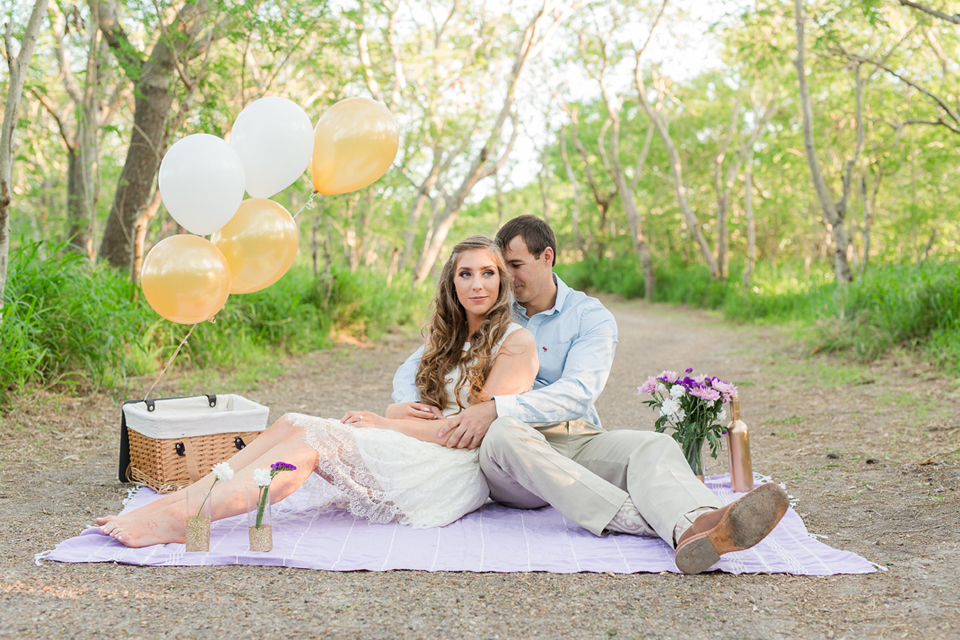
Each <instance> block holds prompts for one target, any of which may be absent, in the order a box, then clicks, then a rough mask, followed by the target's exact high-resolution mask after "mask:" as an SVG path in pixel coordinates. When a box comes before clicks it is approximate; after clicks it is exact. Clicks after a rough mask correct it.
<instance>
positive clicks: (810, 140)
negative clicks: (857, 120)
mask: <svg viewBox="0 0 960 640" xmlns="http://www.w3.org/2000/svg"><path fill="white" fill-rule="evenodd" d="M794 10H795V17H796V31H797V57H796V58H795V59H794V65H795V66H796V68H797V79H798V82H799V84H800V104H801V108H802V111H803V147H804V150H805V151H806V154H807V164H808V165H809V166H810V177H811V178H812V180H813V188H814V191H816V194H817V200H819V202H820V208H821V210H822V211H823V216H824V218H825V219H826V221H827V222H828V223H829V224H830V226H831V227H832V230H833V245H834V246H833V269H834V274H835V277H836V279H837V284H839V285H845V284H847V283H849V282H851V281H853V272H852V271H851V270H850V262H849V261H848V260H847V244H849V243H848V242H847V230H846V228H845V227H844V220H843V218H844V213H845V211H844V209H845V206H843V207H837V205H836V203H835V202H834V201H833V197H832V196H831V194H830V189H829V187H828V186H827V183H826V180H824V178H823V174H822V173H821V171H820V161H819V159H818V158H817V149H816V146H815V143H814V137H813V106H812V103H811V101H810V90H809V88H808V87H807V77H806V71H805V60H804V58H805V50H804V36H803V0H794ZM858 85H859V83H858ZM858 89H859V91H858V94H859V95H858V97H859V98H862V87H860V86H858ZM845 182H846V181H845ZM846 190H847V185H846V184H845V185H844V191H846ZM844 196H846V193H845V194H844ZM845 202H846V198H845V197H844V198H842V199H841V203H843V204H845Z"/></svg>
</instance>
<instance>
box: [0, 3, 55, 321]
mask: <svg viewBox="0 0 960 640" xmlns="http://www.w3.org/2000/svg"><path fill="white" fill-rule="evenodd" d="M48 3H49V0H36V2H35V3H34V5H33V10H32V11H31V12H30V19H29V20H28V21H27V26H26V29H24V32H23V40H22V41H21V42H20V52H19V53H18V54H17V55H16V56H14V55H13V49H12V44H13V20H12V19H11V20H9V21H8V22H7V25H6V29H5V31H4V34H3V43H4V49H5V51H6V55H7V68H8V70H9V71H8V76H7V99H6V102H4V105H3V129H2V131H0V313H2V311H3V292H4V289H5V288H6V285H7V262H8V260H9V253H10V205H11V203H12V197H11V195H10V194H11V191H12V189H11V186H12V185H11V182H12V181H13V152H14V149H15V148H16V140H15V135H14V134H15V133H16V131H17V111H18V110H19V108H20V98H21V97H22V96H23V82H24V80H25V79H26V75H27V68H28V67H29V66H30V60H31V59H32V58H33V51H34V49H36V47H37V34H38V33H40V25H41V23H42V22H43V17H44V15H45V14H46V12H47V4H48Z"/></svg>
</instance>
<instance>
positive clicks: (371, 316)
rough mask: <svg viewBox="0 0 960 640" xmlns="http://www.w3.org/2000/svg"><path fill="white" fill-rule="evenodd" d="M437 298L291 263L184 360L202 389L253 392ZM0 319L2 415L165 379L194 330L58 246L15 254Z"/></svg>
mask: <svg viewBox="0 0 960 640" xmlns="http://www.w3.org/2000/svg"><path fill="white" fill-rule="evenodd" d="M432 293H433V286H432V285H431V284H429V283H428V284H423V285H417V286H414V285H413V284H412V283H411V282H410V280H409V279H408V278H403V277H398V278H396V279H394V281H393V283H392V285H391V286H387V284H386V281H385V278H384V277H383V276H382V275H379V274H376V273H373V272H370V271H363V270H358V271H356V272H350V271H349V270H348V269H345V268H338V267H334V268H332V269H331V271H330V273H329V274H327V275H326V276H321V277H319V278H318V277H315V276H314V275H313V272H312V270H311V269H310V268H309V266H307V265H303V264H296V265H294V267H293V268H291V270H290V271H289V272H288V273H287V274H286V275H285V276H284V277H283V278H281V279H280V280H279V281H278V282H276V283H275V284H273V285H272V286H270V287H268V288H266V289H264V290H262V291H258V292H256V293H252V294H246V295H235V296H231V297H230V298H229V299H228V301H227V304H226V306H225V307H224V309H223V310H222V311H221V312H220V313H219V314H217V316H216V318H214V322H204V323H202V324H201V325H199V326H198V327H197V328H196V330H195V331H194V333H193V336H191V338H190V340H189V341H188V343H187V344H186V345H185V346H184V348H183V350H182V351H181V352H180V354H179V356H178V359H177V365H176V366H177V367H179V368H181V369H187V370H189V371H190V374H188V375H190V376H196V377H197V379H198V380H204V379H209V378H210V377H211V376H213V377H217V376H219V375H220V373H219V372H229V373H230V376H231V379H232V380H233V381H235V382H236V383H237V384H238V385H239V386H242V387H245V388H252V387H253V386H255V385H256V383H257V380H258V379H259V378H260V377H262V376H269V375H273V374H275V372H276V370H277V367H278V362H279V359H280V358H281V357H282V356H283V355H285V354H295V353H305V352H309V351H314V350H317V349H323V348H325V347H328V346H330V345H331V344H332V342H333V339H334V337H336V336H339V335H349V336H353V337H355V338H358V339H361V340H363V339H376V338H377V337H379V336H381V335H383V334H384V333H386V332H389V331H393V330H397V329H399V328H407V329H410V328H413V327H418V326H419V325H421V324H422V323H423V321H424V319H425V317H426V312H427V307H428V303H429V300H430V297H431V294H432ZM4 299H5V306H4V308H3V315H2V319H0V340H2V349H0V407H2V406H5V403H6V399H7V396H9V395H10V394H23V393H27V392H28V391H29V390H30V389H31V388H35V387H36V386H38V385H39V386H53V385H79V386H82V387H84V388H97V387H99V386H102V385H106V386H111V387H119V386H121V385H122V384H123V382H124V381H125V380H126V379H127V378H128V377H130V376H140V375H147V374H153V373H156V372H158V371H159V370H160V369H161V368H162V366H163V364H164V363H165V362H166V361H167V359H168V358H169V357H170V356H171V355H172V354H173V352H174V350H175V348H176V346H177V345H178V344H179V343H180V341H181V339H182V338H183V337H184V336H185V335H186V334H187V332H188V331H189V327H188V326H184V325H178V324H174V323H172V322H169V321H167V320H164V319H162V318H161V317H160V316H158V315H157V314H156V313H155V312H154V311H153V310H152V309H151V308H150V307H149V305H148V304H147V303H146V302H145V300H144V298H143V296H142V295H141V294H139V292H136V291H135V290H134V287H133V285H131V284H130V282H129V280H128V279H127V278H125V277H124V275H122V274H120V273H118V272H116V271H114V270H112V269H110V268H108V267H105V266H92V265H90V264H89V263H88V262H87V261H86V260H85V258H83V257H81V256H78V255H75V254H70V253H65V252H63V247H62V246H50V245H43V244H42V243H25V244H22V245H21V246H20V247H19V248H17V249H16V250H14V251H13V252H11V254H10V264H9V271H8V278H7V283H6V290H5V294H4Z"/></svg>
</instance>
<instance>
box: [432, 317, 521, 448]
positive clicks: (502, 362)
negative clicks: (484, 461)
mask: <svg viewBox="0 0 960 640" xmlns="http://www.w3.org/2000/svg"><path fill="white" fill-rule="evenodd" d="M539 368H540V359H539V357H538V356H537V345H536V342H535V341H534V339H533V335H532V334H531V333H530V332H529V331H527V330H526V329H521V330H519V331H514V332H513V333H511V334H510V335H509V336H507V339H506V340H504V341H503V345H501V347H500V351H499V352H498V353H497V359H496V360H495V361H494V363H493V369H492V370H491V371H490V376H489V377H488V378H487V383H486V384H485V385H484V387H483V394H482V396H481V400H482V401H481V402H479V403H477V404H474V405H471V406H469V407H467V408H466V409H464V410H463V411H461V412H460V413H459V414H457V415H456V416H454V417H453V418H452V419H451V420H450V421H448V422H447V423H446V424H445V425H444V426H443V428H442V429H440V430H439V431H438V432H437V437H438V438H439V439H440V441H441V442H442V443H443V444H444V445H446V446H447V447H457V448H458V449H463V448H468V449H474V448H476V447H479V446H480V443H481V442H482V441H483V437H484V436H485V435H487V430H488V429H490V425H491V424H493V421H494V420H496V419H497V406H496V404H495V403H494V402H493V401H491V400H490V399H491V398H493V397H494V396H498V395H508V396H513V395H516V394H522V393H526V392H527V391H529V390H530V388H531V387H532V386H533V381H534V380H535V379H536V377H537V371H538V370H539Z"/></svg>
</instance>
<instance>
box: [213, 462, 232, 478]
mask: <svg viewBox="0 0 960 640" xmlns="http://www.w3.org/2000/svg"><path fill="white" fill-rule="evenodd" d="M213 475H215V476H216V477H217V480H220V481H221V482H226V481H228V480H230V479H231V478H233V469H231V468H230V465H229V464H227V463H226V462H221V463H220V464H215V465H213Z"/></svg>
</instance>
